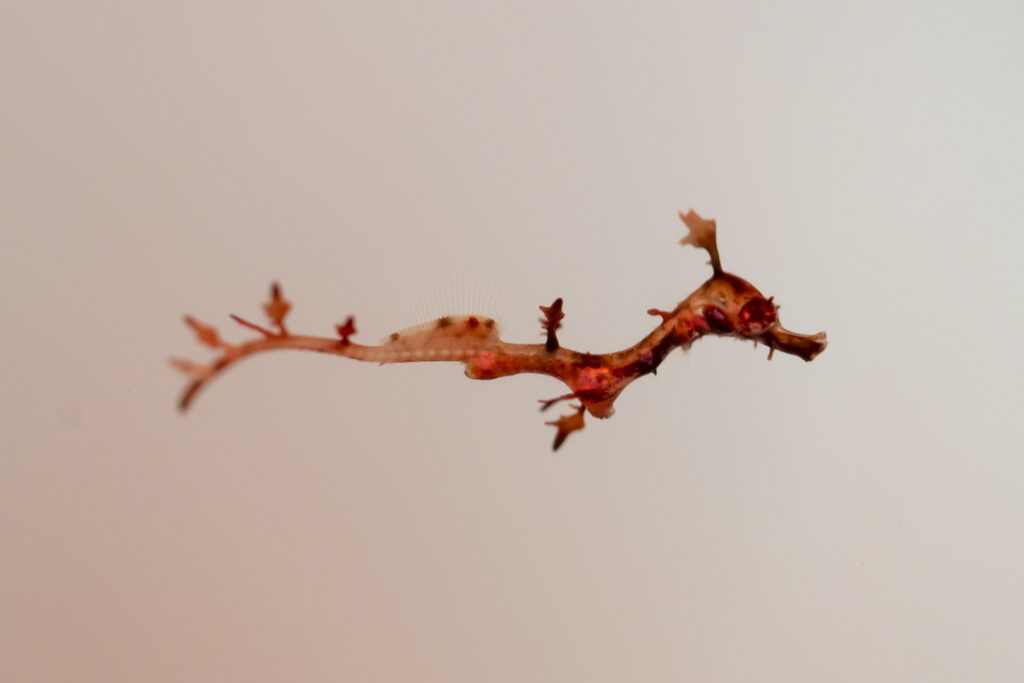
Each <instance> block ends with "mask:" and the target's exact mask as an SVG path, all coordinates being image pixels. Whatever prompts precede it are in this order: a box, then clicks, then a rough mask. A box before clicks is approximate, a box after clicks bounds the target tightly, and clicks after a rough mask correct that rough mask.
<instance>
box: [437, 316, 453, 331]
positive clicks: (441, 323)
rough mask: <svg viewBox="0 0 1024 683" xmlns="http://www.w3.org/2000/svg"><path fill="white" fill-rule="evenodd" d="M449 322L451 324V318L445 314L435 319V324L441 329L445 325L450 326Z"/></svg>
mask: <svg viewBox="0 0 1024 683" xmlns="http://www.w3.org/2000/svg"><path fill="white" fill-rule="evenodd" d="M451 324H452V319H451V318H449V317H448V316H445V317H443V318H438V319H437V326H438V327H439V328H441V329H444V328H446V327H451Z"/></svg>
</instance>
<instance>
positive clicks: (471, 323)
mask: <svg viewBox="0 0 1024 683" xmlns="http://www.w3.org/2000/svg"><path fill="white" fill-rule="evenodd" d="M479 324H480V321H479V320H477V319H476V316H475V315H471V316H469V318H468V319H467V320H466V325H468V326H469V329H471V330H473V329H476V326H477V325H479Z"/></svg>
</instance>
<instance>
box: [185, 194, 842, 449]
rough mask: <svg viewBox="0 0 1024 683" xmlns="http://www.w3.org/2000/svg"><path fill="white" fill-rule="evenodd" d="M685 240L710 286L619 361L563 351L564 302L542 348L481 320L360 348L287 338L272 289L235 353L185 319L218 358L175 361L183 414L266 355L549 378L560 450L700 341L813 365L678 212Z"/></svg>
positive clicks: (694, 217) (768, 304)
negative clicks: (205, 392) (510, 338)
mask: <svg viewBox="0 0 1024 683" xmlns="http://www.w3.org/2000/svg"><path fill="white" fill-rule="evenodd" d="M679 217H680V218H681V219H682V221H683V223H684V224H685V225H686V227H687V228H688V230H689V234H688V235H687V236H686V237H684V238H683V239H682V240H680V244H683V245H692V246H694V247H696V248H699V249H704V250H705V251H707V252H708V254H709V256H710V258H711V260H710V265H711V268H712V271H713V272H712V275H711V277H710V278H709V279H708V280H707V281H706V282H704V284H702V285H701V286H700V287H698V288H697V289H696V290H695V291H694V292H693V293H692V294H690V295H689V296H688V297H686V299H684V300H683V301H681V302H680V303H679V304H677V305H676V307H675V308H673V309H672V310H671V311H664V310H660V309H656V308H652V309H650V310H648V313H649V314H651V315H652V316H655V317H658V318H660V319H661V322H660V323H659V324H658V325H657V327H655V328H654V330H653V331H651V332H650V334H648V335H647V336H646V337H644V338H643V339H641V340H640V341H638V342H637V343H636V344H634V345H633V346H630V347H629V348H627V349H623V350H622V351H616V352H613V353H604V354H591V353H581V352H579V351H573V350H571V349H567V348H564V347H562V346H561V345H560V344H559V343H558V336H557V331H558V329H559V328H560V327H561V321H562V319H563V318H564V317H565V316H564V313H563V312H562V299H561V298H559V299H555V301H554V302H552V304H551V305H550V306H541V307H540V310H541V312H542V313H543V314H544V317H543V318H541V319H540V321H541V326H542V329H543V332H544V334H545V341H544V343H542V344H513V343H509V342H506V341H503V340H502V339H501V338H500V336H499V334H498V327H497V325H496V323H495V321H494V320H493V319H491V318H488V317H485V316H481V315H461V316H446V317H443V318H438V319H437V320H434V321H432V322H429V323H426V324H423V325H418V326H416V327H411V328H409V329H406V330H403V331H401V332H395V333H394V334H392V335H390V336H389V337H388V338H387V339H385V340H383V341H382V342H381V343H379V344H376V345H364V344H358V343H356V342H353V341H352V340H351V337H353V336H354V335H355V334H356V327H355V321H354V319H353V318H352V317H349V318H348V319H347V320H346V321H345V322H344V323H342V324H340V325H337V328H336V330H337V336H336V337H312V336H302V335H295V334H292V333H291V332H290V331H289V330H288V329H287V328H286V327H285V323H284V320H285V317H286V316H287V314H288V311H289V310H290V309H291V304H290V303H289V302H288V301H287V300H286V299H285V298H284V296H283V295H282V293H281V288H280V287H279V286H278V285H277V284H274V285H273V286H272V287H271V295H270V300H269V301H268V302H267V303H266V304H264V306H263V308H264V310H265V312H266V314H267V317H268V318H269V319H270V324H271V327H272V329H268V328H265V327H262V326H260V325H256V324H254V323H252V322H249V321H247V320H244V319H242V318H240V317H238V316H235V315H232V316H231V317H232V318H233V319H234V320H235V321H236V322H238V323H239V324H240V325H242V326H244V327H247V328H249V329H251V330H254V331H256V332H258V333H259V334H260V337H258V338H256V339H252V340H250V341H247V342H243V343H241V344H229V343H227V342H225V341H224V340H223V339H221V337H220V335H219V334H218V332H217V330H216V329H214V328H213V327H211V326H208V325H204V324H203V323H200V322H198V321H196V320H195V319H193V318H191V317H188V316H186V318H185V322H186V323H187V324H188V325H189V326H190V327H191V328H192V329H193V331H194V332H195V333H196V336H197V337H198V339H199V341H200V342H202V343H203V344H206V345H207V346H210V347H213V348H215V349H218V350H219V351H220V352H221V354H220V356H219V357H218V358H216V359H215V360H214V361H212V362H211V363H208V364H199V363H193V362H191V361H187V360H180V359H172V361H171V362H172V363H173V364H174V365H175V367H177V368H178V369H180V370H182V371H184V372H186V373H187V374H188V375H189V376H190V377H191V378H192V379H191V382H190V383H189V385H188V386H187V387H186V389H185V391H184V393H183V394H182V396H181V400H180V401H179V406H180V408H181V409H182V410H185V409H187V408H188V407H189V405H190V404H191V402H192V400H193V399H194V398H195V396H196V394H197V393H198V391H199V390H200V389H201V388H203V387H204V386H205V385H206V384H207V383H208V382H209V381H210V380H211V379H213V378H214V377H216V376H217V375H219V374H221V373H222V372H224V370H226V369H227V368H228V367H229V366H231V365H233V364H234V363H236V362H238V361H239V360H241V359H243V358H246V357H248V356H251V355H253V354H255V353H260V352H263V351H272V350H277V349H294V350H299V351H316V352H319V353H329V354H333V355H336V356H344V357H346V358H352V359H354V360H359V361H366V362H370V363H381V364H384V363H416V362H427V361H435V362H436V361H449V362H459V363H463V364H464V365H465V373H466V376H467V377H470V378H472V379H497V378H498V377H507V376H509V375H517V374H520V373H537V374H542V375H550V376H551V377H554V378H556V379H558V380H560V381H562V382H563V383H564V384H565V385H566V386H567V387H568V389H569V391H568V393H565V394H562V395H560V396H556V397H554V398H551V399H544V400H542V401H541V410H547V409H548V408H550V407H551V406H552V405H554V404H555V403H557V402H559V401H564V400H575V401H577V403H576V404H575V405H573V406H572V409H573V412H572V413H570V414H568V415H563V416H562V417H560V418H558V419H556V420H554V421H552V422H547V423H546V424H549V425H552V426H554V427H555V428H556V430H557V431H556V434H555V439H554V444H553V447H554V449H555V450H557V449H558V448H559V447H560V446H561V445H562V443H564V442H565V439H566V437H568V436H569V434H571V433H573V432H575V431H578V430H580V429H583V426H584V422H583V416H584V413H590V414H591V415H592V416H594V417H597V418H607V417H611V416H612V414H613V413H614V412H615V409H614V407H613V404H614V403H615V399H616V398H618V396H619V394H620V393H622V390H623V389H625V388H626V387H627V386H628V385H629V384H630V383H631V382H632V381H633V380H635V379H637V378H639V377H643V376H644V375H647V374H653V373H656V372H657V369H658V366H659V365H660V364H661V362H662V361H663V360H664V359H665V357H666V356H667V355H668V354H669V353H670V352H671V351H672V350H673V349H675V348H677V347H681V348H684V349H685V348H689V347H690V345H691V344H693V342H695V341H696V340H697V339H699V338H701V337H703V336H705V335H714V336H720V337H737V338H740V339H749V340H752V341H754V342H755V343H761V344H764V345H765V346H767V347H768V349H769V352H768V359H769V360H771V358H772V355H773V354H774V353H775V351H781V352H783V353H788V354H792V355H795V356H797V357H799V358H802V359H804V360H805V361H810V360H813V359H814V358H815V357H816V356H817V355H818V354H820V353H821V352H822V351H824V350H825V347H826V346H827V344H828V342H827V338H826V335H825V333H824V332H819V333H817V334H812V335H802V334H796V333H793V332H790V331H789V330H786V329H785V328H783V327H782V325H781V324H780V323H779V318H778V308H777V307H776V305H775V304H774V302H773V297H767V298H766V297H764V296H763V295H762V294H761V292H759V291H758V290H757V288H756V287H754V286H753V285H751V284H750V283H749V282H747V281H746V280H744V279H743V278H740V277H737V276H736V275H732V274H730V273H727V272H725V271H724V270H722V264H721V259H720V257H719V254H718V244H717V235H716V224H715V221H714V220H706V219H704V218H701V217H700V216H699V215H698V214H697V213H696V212H694V211H693V210H692V209H691V210H690V211H689V212H688V213H685V214H684V213H683V212H682V211H680V212H679Z"/></svg>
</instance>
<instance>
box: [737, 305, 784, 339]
mask: <svg viewBox="0 0 1024 683" xmlns="http://www.w3.org/2000/svg"><path fill="white" fill-rule="evenodd" d="M777 319H778V314H776V312H775V304H773V303H772V300H771V299H765V298H764V297H760V296H758V297H754V298H753V299H751V300H750V301H748V302H747V303H745V304H744V305H743V308H741V309H740V315H739V321H740V326H741V327H743V328H744V329H745V330H746V332H747V334H760V333H762V332H764V331H765V330H767V329H768V328H769V327H771V326H772V325H774V324H775V321H776V320H777Z"/></svg>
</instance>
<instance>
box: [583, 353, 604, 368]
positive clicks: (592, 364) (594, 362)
mask: <svg viewBox="0 0 1024 683" xmlns="http://www.w3.org/2000/svg"><path fill="white" fill-rule="evenodd" d="M580 365H582V366H583V367H585V368H599V367H601V357H600V356H595V355H594V354H592V353H590V352H589V351H588V352H587V353H584V354H582V357H581V358H580Z"/></svg>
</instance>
